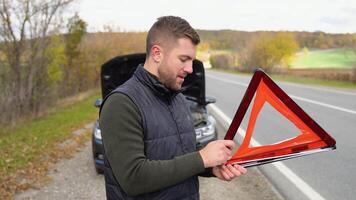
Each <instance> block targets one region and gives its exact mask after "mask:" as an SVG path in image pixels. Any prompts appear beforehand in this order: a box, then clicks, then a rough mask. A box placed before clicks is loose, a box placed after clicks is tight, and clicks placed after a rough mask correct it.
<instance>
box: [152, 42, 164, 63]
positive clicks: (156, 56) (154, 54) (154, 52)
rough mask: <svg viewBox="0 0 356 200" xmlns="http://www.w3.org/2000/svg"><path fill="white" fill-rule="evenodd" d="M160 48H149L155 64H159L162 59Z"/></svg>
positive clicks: (154, 46)
mask: <svg viewBox="0 0 356 200" xmlns="http://www.w3.org/2000/svg"><path fill="white" fill-rule="evenodd" d="M162 50H163V49H162V47H161V46H159V45H156V44H155V45H153V46H152V48H151V56H152V59H153V61H154V62H155V63H160V62H161V61H162V59H163V52H162Z"/></svg>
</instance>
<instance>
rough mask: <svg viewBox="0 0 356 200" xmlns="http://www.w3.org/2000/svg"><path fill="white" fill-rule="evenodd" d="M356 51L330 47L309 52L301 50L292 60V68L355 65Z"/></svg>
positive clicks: (345, 66)
mask: <svg viewBox="0 0 356 200" xmlns="http://www.w3.org/2000/svg"><path fill="white" fill-rule="evenodd" d="M355 62H356V53H355V52H353V51H352V50H345V49H329V50H316V51H309V52H307V53H304V52H300V53H298V54H297V56H296V59H295V60H294V61H293V62H292V64H291V67H292V68H351V67H353V66H355Z"/></svg>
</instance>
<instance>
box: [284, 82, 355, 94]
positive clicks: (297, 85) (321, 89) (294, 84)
mask: <svg viewBox="0 0 356 200" xmlns="http://www.w3.org/2000/svg"><path fill="white" fill-rule="evenodd" d="M280 83H282V82H280ZM282 84H283V85H290V86H293V87H300V88H306V89H312V90H319V91H323V92H329V93H336V94H343V95H351V96H356V93H355V92H348V91H340V90H335V89H331V88H321V87H310V86H306V85H301V84H296V83H287V82H283V83H282Z"/></svg>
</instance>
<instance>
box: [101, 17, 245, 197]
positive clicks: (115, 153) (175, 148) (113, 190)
mask: <svg viewBox="0 0 356 200" xmlns="http://www.w3.org/2000/svg"><path fill="white" fill-rule="evenodd" d="M199 42H200V39H199V36H198V34H197V33H196V32H195V30H194V29H193V28H192V27H191V26H190V25H189V23H188V22H187V21H185V20H184V19H182V18H179V17H173V16H165V17H161V18H158V21H157V22H156V23H155V24H154V25H153V26H152V27H151V29H150V30H149V32H148V35H147V41H146V53H147V56H146V61H145V63H144V64H143V66H142V65H140V66H138V68H137V70H136V71H135V73H134V75H133V77H132V78H131V79H129V80H128V81H127V82H126V83H124V84H123V85H121V86H120V87H118V88H117V89H115V90H114V91H113V92H112V93H111V94H110V95H108V97H106V99H105V100H104V101H103V104H102V109H101V113H100V126H101V130H102V137H103V143H104V150H105V156H106V157H105V158H104V160H105V169H104V173H105V186H106V195H107V199H165V200H167V199H199V183H198V177H197V176H198V175H205V176H209V175H210V176H216V177H217V178H219V179H222V180H226V181H229V180H231V179H233V178H235V177H237V176H239V175H241V174H244V173H246V169H244V168H242V167H241V166H238V165H235V166H232V165H224V163H225V162H226V161H227V160H228V159H229V158H230V157H231V153H232V152H231V150H232V149H233V148H234V146H235V144H234V142H233V141H229V140H217V141H213V142H211V143H209V144H208V145H207V146H206V147H204V148H203V149H202V150H200V151H196V140H195V137H196V136H195V131H194V126H193V123H192V120H191V116H190V113H189V112H190V111H189V108H188V106H187V104H186V102H185V98H184V96H183V94H181V93H180V91H179V90H180V89H181V86H182V83H183V81H184V78H185V77H186V76H187V74H190V73H192V71H193V69H192V64H193V59H194V58H195V55H196V46H197V45H198V44H199Z"/></svg>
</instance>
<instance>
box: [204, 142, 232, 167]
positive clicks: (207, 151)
mask: <svg viewBox="0 0 356 200" xmlns="http://www.w3.org/2000/svg"><path fill="white" fill-rule="evenodd" d="M234 147H235V142H233V141H232V140H216V141H213V142H210V143H209V144H208V145H206V147H204V148H203V149H202V150H200V151H199V153H200V155H201V157H202V158H203V162H204V167H205V168H208V167H215V166H218V165H222V164H224V163H226V161H227V160H228V159H230V158H231V150H232V149H233V148H234Z"/></svg>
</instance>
